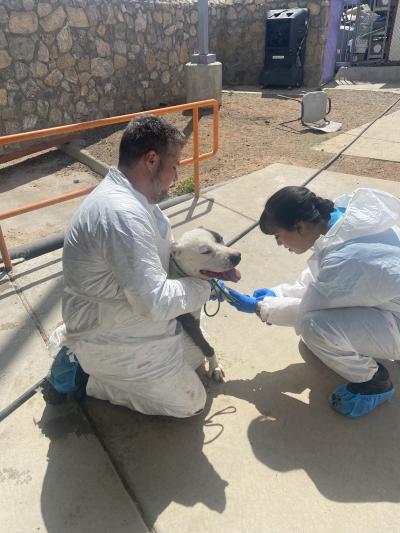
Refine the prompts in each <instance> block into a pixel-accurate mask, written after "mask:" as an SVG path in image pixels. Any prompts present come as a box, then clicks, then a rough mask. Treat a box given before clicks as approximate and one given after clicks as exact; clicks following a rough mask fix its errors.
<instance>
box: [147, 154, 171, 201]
mask: <svg viewBox="0 0 400 533" xmlns="http://www.w3.org/2000/svg"><path fill="white" fill-rule="evenodd" d="M162 170H163V164H162V161H160V164H159V166H158V169H157V172H156V173H155V174H154V176H153V177H152V178H151V203H152V204H158V203H160V202H162V201H163V200H166V199H167V198H168V196H169V195H168V189H162V188H161V185H160V174H161V172H162Z"/></svg>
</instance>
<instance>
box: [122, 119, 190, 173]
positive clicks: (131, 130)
mask: <svg viewBox="0 0 400 533" xmlns="http://www.w3.org/2000/svg"><path fill="white" fill-rule="evenodd" d="M185 140H186V139H185V136H184V134H183V133H182V132H181V131H180V130H179V129H178V128H176V127H175V126H173V125H172V124H170V123H169V122H167V121H166V120H164V119H163V118H161V117H157V116H155V115H143V116H141V117H139V118H137V119H134V120H131V121H130V122H129V124H128V126H127V127H126V130H125V131H124V133H123V135H122V138H121V143H120V145H119V161H118V166H122V167H129V166H130V165H132V164H133V163H135V162H136V161H138V160H139V159H140V158H141V157H142V156H144V155H145V154H147V152H149V151H150V150H154V151H155V152H157V154H158V155H159V156H161V157H162V156H164V155H165V154H166V153H167V152H168V150H169V149H170V148H171V147H175V146H179V147H183V145H184V144H185Z"/></svg>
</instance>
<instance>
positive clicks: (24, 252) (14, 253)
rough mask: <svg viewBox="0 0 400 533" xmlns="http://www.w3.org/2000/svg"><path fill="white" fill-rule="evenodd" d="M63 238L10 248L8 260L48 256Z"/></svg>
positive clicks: (181, 198) (183, 197) (182, 198)
mask: <svg viewBox="0 0 400 533" xmlns="http://www.w3.org/2000/svg"><path fill="white" fill-rule="evenodd" d="M205 190H206V189H204V191H203V192H205ZM192 198H194V196H193V194H192V193H188V194H183V195H181V196H177V197H175V198H169V199H168V200H165V201H164V202H161V203H160V204H159V206H160V208H161V209H162V210H165V209H168V208H170V207H174V206H175V205H178V204H180V203H182V202H186V201H188V200H191V199H192ZM64 237H65V234H64V233H57V234H56V235H52V236H51V237H46V238H45V239H40V240H38V241H34V242H31V243H29V244H26V245H22V246H16V247H15V248H11V249H10V250H9V254H10V258H11V259H14V260H15V259H25V260H28V259H34V258H35V257H39V256H41V255H44V254H48V253H49V252H54V250H59V249H60V248H62V247H63V246H64ZM0 261H1V258H0Z"/></svg>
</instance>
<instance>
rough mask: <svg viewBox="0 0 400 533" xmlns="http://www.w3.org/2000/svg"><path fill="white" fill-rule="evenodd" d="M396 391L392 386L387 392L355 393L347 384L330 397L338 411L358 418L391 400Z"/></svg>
mask: <svg viewBox="0 0 400 533" xmlns="http://www.w3.org/2000/svg"><path fill="white" fill-rule="evenodd" d="M394 392H395V389H394V387H392V388H391V389H390V390H388V391H387V392H382V393H380V394H354V393H353V392H350V391H349V390H348V389H347V384H346V383H345V384H344V385H341V386H340V387H338V388H337V389H336V390H335V392H334V393H333V394H332V396H331V397H330V403H331V405H332V407H333V408H334V409H335V411H337V412H338V413H341V414H342V415H344V416H348V417H350V418H357V417H359V416H364V415H367V414H368V413H370V412H371V411H373V410H374V409H375V407H378V405H380V404H381V403H383V402H386V400H389V398H391V397H392V396H393V394H394Z"/></svg>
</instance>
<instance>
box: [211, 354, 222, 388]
mask: <svg viewBox="0 0 400 533" xmlns="http://www.w3.org/2000/svg"><path fill="white" fill-rule="evenodd" d="M207 374H208V377H210V378H212V379H213V380H214V381H217V382H221V381H225V380H224V378H225V372H224V369H223V368H222V366H221V365H220V364H219V363H218V360H217V356H216V355H215V354H214V355H212V356H211V357H209V358H208V372H207Z"/></svg>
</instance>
